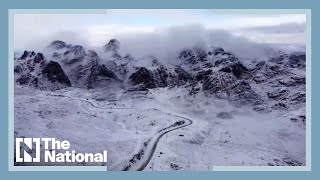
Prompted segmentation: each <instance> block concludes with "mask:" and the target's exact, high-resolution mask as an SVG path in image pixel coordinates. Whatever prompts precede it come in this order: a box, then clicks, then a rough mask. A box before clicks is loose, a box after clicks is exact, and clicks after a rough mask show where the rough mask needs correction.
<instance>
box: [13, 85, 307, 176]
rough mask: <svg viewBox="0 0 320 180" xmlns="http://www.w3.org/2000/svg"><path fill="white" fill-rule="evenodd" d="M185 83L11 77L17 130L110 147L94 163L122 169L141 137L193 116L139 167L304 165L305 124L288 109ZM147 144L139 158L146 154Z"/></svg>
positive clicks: (82, 147) (94, 148)
mask: <svg viewBox="0 0 320 180" xmlns="http://www.w3.org/2000/svg"><path fill="white" fill-rule="evenodd" d="M184 91H187V90H186V89H182V88H171V89H170V88H157V89H153V90H149V92H148V93H144V92H124V91H123V90H121V89H118V90H117V89H115V90H114V91H112V92H111V91H105V90H85V89H79V88H66V89H61V90H58V91H53V92H51V91H40V90H35V89H31V88H30V89H29V88H28V87H22V86H18V85H16V86H15V96H14V98H15V104H14V111H15V122H14V129H15V137H53V138H56V139H58V140H68V141H69V142H70V144H71V149H74V150H76V151H77V152H92V153H95V152H102V151H103V150H108V162H107V163H106V164H98V165H107V166H108V170H123V169H124V168H125V167H126V166H127V165H128V164H130V162H129V161H130V159H132V157H134V155H136V154H137V153H139V151H141V149H143V148H144V143H145V142H147V141H148V140H149V139H151V138H153V139H152V141H153V140H155V137H156V136H158V135H159V132H161V131H162V130H163V129H164V128H167V127H170V126H172V125H173V124H174V123H176V122H178V121H184V123H187V121H186V120H187V119H189V120H190V121H192V124H190V125H189V124H188V125H186V126H182V125H177V126H175V127H177V128H176V129H174V130H172V131H170V132H168V133H165V134H163V135H162V137H160V138H159V141H158V144H157V145H156V148H155V151H154V153H153V154H152V156H151V159H150V161H149V162H148V163H147V166H146V167H145V168H144V169H143V170H157V171H161V170H212V168H213V167H214V166H273V165H275V166H276V165H280V166H288V165H305V157H306V148H305V135H306V133H305V128H304V126H302V125H300V124H299V123H293V122H291V121H290V120H289V118H288V116H289V115H290V113H294V112H288V113H283V112H278V111H274V112H272V113H258V112H255V111H252V110H251V109H250V108H235V107H234V106H232V105H230V104H229V103H228V102H227V101H226V100H219V99H216V98H208V97H205V96H203V95H202V94H201V93H199V94H197V97H196V98H195V97H190V96H188V95H187V94H188V93H186V92H184ZM172 127H173V126H172ZM172 127H171V128H172ZM172 129H173V128H172ZM150 142H151V141H150ZM149 148H150V146H149ZM147 151H148V148H147V149H146V151H145V154H144V155H145V156H144V157H143V158H141V160H140V161H145V160H146V156H148V155H150V154H148V152H147ZM138 161H139V160H138ZM140 163H141V162H140ZM131 164H132V163H131ZM136 164H139V162H138V163H136ZM80 165H91V164H80Z"/></svg>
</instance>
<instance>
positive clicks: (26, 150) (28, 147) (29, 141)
mask: <svg viewBox="0 0 320 180" xmlns="http://www.w3.org/2000/svg"><path fill="white" fill-rule="evenodd" d="M22 143H23V144H24V146H23V149H22V150H23V151H22V154H23V156H22V157H21V144H22ZM33 143H35V147H33ZM33 149H35V152H36V156H35V157H34V158H33V157H32V156H31V155H32V150H33ZM30 152H31V153H30ZM16 162H40V138H16Z"/></svg>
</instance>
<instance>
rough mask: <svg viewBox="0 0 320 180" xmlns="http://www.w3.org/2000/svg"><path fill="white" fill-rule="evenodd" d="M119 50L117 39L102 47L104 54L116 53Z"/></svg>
mask: <svg viewBox="0 0 320 180" xmlns="http://www.w3.org/2000/svg"><path fill="white" fill-rule="evenodd" d="M119 48H120V42H119V41H118V40H117V39H110V41H109V42H108V43H107V44H106V45H104V49H105V51H106V52H113V53H116V52H117V51H118V49H119Z"/></svg>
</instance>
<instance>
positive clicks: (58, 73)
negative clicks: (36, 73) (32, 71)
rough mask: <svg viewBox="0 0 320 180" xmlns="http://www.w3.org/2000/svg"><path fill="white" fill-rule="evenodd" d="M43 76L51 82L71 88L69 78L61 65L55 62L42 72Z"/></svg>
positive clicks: (51, 62) (50, 63)
mask: <svg viewBox="0 0 320 180" xmlns="http://www.w3.org/2000/svg"><path fill="white" fill-rule="evenodd" d="M42 74H43V75H44V76H45V77H46V78H48V80H49V81H50V82H59V83H60V84H63V85H65V86H68V87H70V86H71V82H70V80H69V78H68V76H67V75H66V74H65V73H64V71H63V69H62V68H61V66H60V64H59V63H57V62H55V61H50V62H49V63H48V64H47V65H46V66H45V67H44V69H43V70H42Z"/></svg>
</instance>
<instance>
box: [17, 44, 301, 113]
mask: <svg viewBox="0 0 320 180" xmlns="http://www.w3.org/2000/svg"><path fill="white" fill-rule="evenodd" d="M120 48H121V44H120V42H119V41H118V40H116V39H111V40H110V41H109V42H108V43H106V44H105V45H104V46H103V47H102V48H101V49H102V51H99V54H98V53H97V52H96V51H94V50H88V49H85V48H84V47H83V46H80V45H72V44H67V43H65V42H63V41H53V42H52V43H51V44H49V45H48V46H47V47H46V50H45V53H41V52H38V53H36V52H33V51H24V53H23V54H21V55H18V54H16V55H15V57H16V58H15V81H16V83H17V84H20V85H26V86H31V87H34V88H37V89H41V90H57V89H61V88H66V87H70V86H72V87H79V88H86V89H95V88H106V90H107V88H108V87H110V86H119V87H121V88H123V89H125V90H127V91H145V90H148V89H154V88H163V87H181V88H186V89H188V90H189V95H190V96H192V95H195V94H197V93H199V92H203V93H204V94H205V95H206V96H214V97H218V98H225V99H227V100H228V101H229V102H231V103H232V104H233V105H235V106H237V107H241V106H248V105H249V106H252V107H253V109H254V110H256V111H262V112H268V111H272V110H279V111H282V110H288V109H290V108H297V107H304V106H305V97H306V94H305V88H306V86H305V82H306V80H305V66H306V65H305V64H306V63H305V53H304V52H299V53H297V52H296V53H291V54H286V53H283V52H279V53H278V54H275V55H274V57H272V58H269V59H266V58H263V57H262V58H261V59H253V60H250V59H245V60H243V59H242V60H240V59H239V58H237V57H236V56H235V55H234V54H233V53H232V52H228V51H225V50H224V49H223V48H217V47H215V48H208V49H209V50H207V49H203V48H200V47H194V48H189V49H182V50H181V51H180V52H179V53H178V54H177V56H176V58H175V59H176V61H175V62H172V63H170V64H169V63H163V62H162V61H159V60H158V59H157V58H155V57H152V56H148V57H143V58H135V57H132V56H131V55H129V54H126V55H122V54H120V53H119V49H120ZM44 54H45V55H44Z"/></svg>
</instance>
